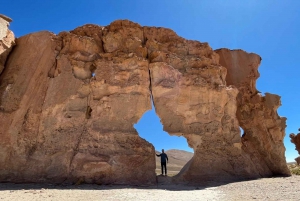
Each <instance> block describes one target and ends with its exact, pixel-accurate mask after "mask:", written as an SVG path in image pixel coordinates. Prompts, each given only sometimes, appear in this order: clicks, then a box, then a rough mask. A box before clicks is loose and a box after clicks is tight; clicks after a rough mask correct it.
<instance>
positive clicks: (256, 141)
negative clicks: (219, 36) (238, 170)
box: [216, 49, 290, 176]
mask: <svg viewBox="0 0 300 201" xmlns="http://www.w3.org/2000/svg"><path fill="white" fill-rule="evenodd" d="M216 52H217V53H218V54H219V56H220V64H221V65H222V66H224V67H226V68H227V71H228V76H227V77H226V82H227V85H234V86H236V87H237V88H238V90H239V94H238V96H237V118H238V121H239V124H240V127H241V128H242V129H243V130H244V133H243V136H242V149H243V150H244V151H245V153H246V154H247V156H248V157H249V158H250V160H251V161H252V162H253V164H254V166H255V169H256V172H258V173H259V175H261V176H272V175H290V171H289V170H288V168H287V165H286V160H285V155H284V153H285V147H284V144H283V139H284V136H285V128H286V118H285V117H280V116H279V115H278V114H277V109H278V107H279V106H280V105H281V102H280V96H278V95H275V94H270V93H266V94H265V96H263V95H261V94H260V92H259V91H257V89H256V79H257V78H258V77H259V73H258V67H259V64H260V61H261V58H260V56H258V55H256V54H253V53H246V52H245V51H243V50H233V51H231V50H228V49H219V50H216Z"/></svg>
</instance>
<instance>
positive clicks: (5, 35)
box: [0, 14, 15, 74]
mask: <svg viewBox="0 0 300 201" xmlns="http://www.w3.org/2000/svg"><path fill="white" fill-rule="evenodd" d="M11 21H12V20H11V19H10V18H9V17H6V16H5V15H1V14H0V74H1V72H2V71H3V69H4V64H5V61H6V58H7V56H8V54H9V52H10V51H11V50H12V47H13V46H14V45H15V36H14V33H13V32H12V31H10V30H9V29H8V27H9V23H10V22H11Z"/></svg>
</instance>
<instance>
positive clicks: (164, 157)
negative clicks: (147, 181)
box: [156, 149, 168, 176]
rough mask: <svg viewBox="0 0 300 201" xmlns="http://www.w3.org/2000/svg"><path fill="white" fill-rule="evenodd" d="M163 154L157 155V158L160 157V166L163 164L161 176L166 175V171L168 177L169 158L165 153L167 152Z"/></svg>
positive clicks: (163, 151)
mask: <svg viewBox="0 0 300 201" xmlns="http://www.w3.org/2000/svg"><path fill="white" fill-rule="evenodd" d="M161 152H162V153H161V154H156V156H157V157H160V164H161V174H162V175H164V169H165V176H167V162H168V156H167V154H166V153H165V150H164V149H162V150H161Z"/></svg>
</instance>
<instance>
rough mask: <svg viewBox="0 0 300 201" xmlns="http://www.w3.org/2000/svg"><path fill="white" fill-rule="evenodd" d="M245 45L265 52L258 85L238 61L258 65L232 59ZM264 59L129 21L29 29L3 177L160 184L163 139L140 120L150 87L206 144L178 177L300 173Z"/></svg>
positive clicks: (163, 111) (183, 129) (194, 141)
mask: <svg viewBox="0 0 300 201" xmlns="http://www.w3.org/2000/svg"><path fill="white" fill-rule="evenodd" d="M236 52H238V54H237V55H235V56H237V57H238V58H240V57H241V58H244V57H246V58H247V59H248V60H249V62H252V63H253V59H252V57H253V58H254V63H253V65H252V67H251V69H250V70H249V71H246V72H245V74H243V76H245V77H248V75H250V76H252V75H253V76H254V78H253V79H250V80H249V82H244V80H243V79H244V77H241V76H236V75H235V73H234V71H232V69H231V67H232V66H233V67H236V68H239V69H244V66H247V65H248V63H247V62H245V61H244V60H241V61H240V63H239V64H240V65H238V66H236V65H233V64H230V63H228V61H230V59H228V58H227V56H228V55H232V54H236ZM219 58H220V62H219ZM257 58H259V56H257V55H254V56H253V55H252V54H248V53H245V52H242V53H240V51H239V50H238V51H229V50H225V49H221V50H217V51H216V52H215V51H213V50H212V49H211V48H210V47H209V45H208V44H207V43H200V42H198V41H190V40H186V39H183V38H181V37H179V36H177V35H176V33H175V32H173V31H172V30H170V29H165V28H156V27H142V26H140V25H138V24H136V23H133V22H130V21H127V20H123V21H115V22H113V23H111V24H110V25H109V26H106V27H101V26H97V25H84V26H82V27H78V28H76V29H75V30H73V31H70V32H61V33H60V34H58V35H55V34H53V33H50V32H38V33H33V34H29V35H26V36H23V37H21V38H18V39H17V43H16V47H15V49H14V50H13V51H12V52H11V53H10V55H9V58H8V59H7V61H6V64H5V70H4V71H3V72H2V74H1V76H0V82H1V85H0V98H1V99H0V108H1V110H0V125H1V126H2V128H1V131H0V139H1V140H0V153H1V155H0V181H11V182H57V183H60V182H76V181H78V180H81V181H84V182H87V183H99V184H104V183H110V184H153V183H155V174H154V169H155V161H154V148H153V146H152V145H151V144H150V143H148V142H146V141H144V140H143V139H141V138H140V137H139V136H138V134H137V132H136V131H135V129H134V128H133V124H134V123H136V122H137V121H138V119H139V118H140V117H141V116H142V115H143V113H144V112H145V111H147V110H149V109H150V108H151V103H150V96H152V97H153V100H154V104H155V107H156V111H157V114H158V115H159V117H160V118H161V120H162V123H163V125H164V130H165V131H167V132H169V133H172V134H176V135H183V136H184V137H186V138H187V140H188V143H189V145H190V146H191V147H193V148H194V157H193V159H192V160H191V161H190V163H189V164H187V165H186V167H185V168H184V169H183V170H182V172H181V173H180V175H178V177H177V178H176V180H177V181H179V182H180V181H187V182H205V181H211V180H213V181H232V180H238V179H249V178H258V177H266V176H272V175H278V174H279V175H289V174H290V173H289V171H288V169H287V167H286V164H285V158H284V155H283V154H284V145H283V142H282V140H283V137H284V128H285V119H284V118H279V117H278V115H277V112H276V110H277V107H278V106H279V103H280V101H279V97H278V96H276V95H271V94H266V96H265V97H262V96H260V95H259V94H257V91H256V89H255V80H256V78H257V71H256V70H257V67H258V65H259V62H260V60H259V62H257ZM248 60H247V61H248ZM253 70H254V71H253ZM247 73H248V74H247ZM253 73H254V74H253ZM226 74H228V75H227V76H226ZM232 74H234V75H232ZM92 75H94V76H92ZM231 76H233V77H231ZM230 80H232V83H230ZM247 81H248V80H247ZM226 82H227V84H226ZM229 83H230V84H232V85H233V86H228V84H229ZM240 83H241V84H240ZM253 87H254V88H253ZM247 90H250V92H248V91H247ZM261 111H262V112H263V115H262V114H261ZM245 112H246V113H245ZM267 115H268V116H267ZM262 116H264V117H262ZM266 116H267V118H266ZM255 119H258V120H257V121H255V122H256V123H255V124H251V123H249V121H250V120H251V121H253V120H255ZM261 122H266V123H265V124H262V123H261ZM239 124H240V125H241V127H242V128H243V129H244V130H245V133H246V134H245V137H244V138H242V139H241V137H240V130H239ZM262 126H265V127H262ZM266 155H267V157H265V156H266Z"/></svg>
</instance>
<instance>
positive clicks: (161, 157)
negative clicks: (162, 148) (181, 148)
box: [156, 153, 169, 163]
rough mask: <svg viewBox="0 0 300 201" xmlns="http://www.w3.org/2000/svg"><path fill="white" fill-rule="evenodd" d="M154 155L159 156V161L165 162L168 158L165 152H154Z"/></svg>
mask: <svg viewBox="0 0 300 201" xmlns="http://www.w3.org/2000/svg"><path fill="white" fill-rule="evenodd" d="M156 156H160V162H161V163H165V162H167V161H168V160H169V159H168V156H167V154H165V153H161V154H156Z"/></svg>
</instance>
